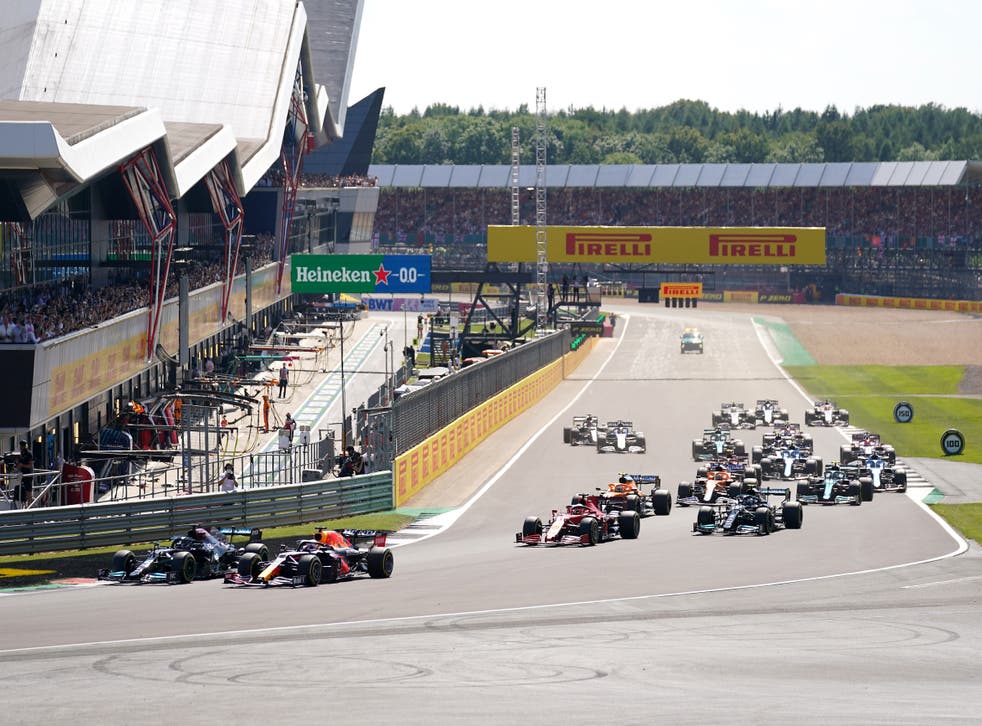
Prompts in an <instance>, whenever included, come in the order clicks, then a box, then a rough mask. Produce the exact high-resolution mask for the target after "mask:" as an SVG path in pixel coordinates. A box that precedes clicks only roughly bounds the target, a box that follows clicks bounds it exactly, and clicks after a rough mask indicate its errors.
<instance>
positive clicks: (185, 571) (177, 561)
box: [170, 552, 198, 585]
mask: <svg viewBox="0 0 982 726" xmlns="http://www.w3.org/2000/svg"><path fill="white" fill-rule="evenodd" d="M170 567H171V571H172V572H174V573H176V576H177V581H178V582H179V583H181V584H182V585H186V584H188V583H189V582H191V580H193V579H194V575H195V573H196V572H197V571H198V563H197V562H196V561H195V559H194V555H192V554H191V553H190V552H175V553H174V556H173V558H172V559H171V563H170Z"/></svg>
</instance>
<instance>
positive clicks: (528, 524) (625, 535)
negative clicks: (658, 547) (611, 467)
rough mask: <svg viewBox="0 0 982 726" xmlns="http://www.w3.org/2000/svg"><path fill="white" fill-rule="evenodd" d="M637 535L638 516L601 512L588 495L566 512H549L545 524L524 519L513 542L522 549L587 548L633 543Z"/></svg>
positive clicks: (597, 502) (598, 505)
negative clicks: (621, 541) (625, 541)
mask: <svg viewBox="0 0 982 726" xmlns="http://www.w3.org/2000/svg"><path fill="white" fill-rule="evenodd" d="M640 533H641V515H640V514H638V513H637V512H636V511H633V510H629V509H624V510H621V511H617V512H610V513H608V512H605V511H604V510H603V508H602V507H601V505H600V501H599V497H597V496H596V495H592V494H591V495H589V496H586V497H583V500H582V501H580V502H578V503H576V504H570V505H569V506H567V507H566V509H553V510H552V516H551V517H550V518H549V521H548V522H546V523H545V524H543V523H542V520H541V519H540V518H539V517H526V518H525V522H524V524H523V525H522V531H521V532H519V533H516V534H515V542H517V543H519V544H526V545H540V544H547V545H570V544H577V545H588V546H592V545H595V544H597V543H598V542H607V541H609V540H612V539H617V538H618V537H619V538H621V539H637V538H638V535H639V534H640Z"/></svg>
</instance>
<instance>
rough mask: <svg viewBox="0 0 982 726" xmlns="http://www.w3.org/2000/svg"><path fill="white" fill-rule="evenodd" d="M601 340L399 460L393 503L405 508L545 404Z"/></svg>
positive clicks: (537, 374) (487, 403)
mask: <svg viewBox="0 0 982 726" xmlns="http://www.w3.org/2000/svg"><path fill="white" fill-rule="evenodd" d="M596 342H597V338H589V339H588V340H587V342H585V343H584V344H583V345H581V346H580V347H579V348H577V349H576V350H575V351H570V352H568V353H566V354H565V355H563V357H562V358H561V359H560V360H556V361H553V362H552V363H550V364H549V365H547V366H545V367H544V368H542V369H540V370H538V371H536V372H535V373H533V374H532V375H530V376H528V377H527V378H524V379H522V380H521V381H519V382H518V383H516V384H515V385H513V386H511V387H510V388H506V389H505V390H504V391H502V392H501V393H499V394H497V395H496V396H493V397H492V398H490V399H488V400H487V401H485V402H484V403H482V404H480V405H479V406H477V407H476V408H473V409H471V410H470V411H468V412H467V413H466V414H464V415H463V416H461V417H460V418H459V419H457V420H456V421H454V422H453V423H451V424H449V425H448V426H445V427H443V428H442V429H440V430H439V431H437V432H436V433H435V434H433V435H432V436H430V437H429V438H427V439H425V440H424V441H423V442H422V443H420V444H419V445H417V446H414V447H413V448H411V449H410V450H409V451H407V452H405V453H404V454H401V455H400V456H398V457H396V460H395V464H394V467H393V469H394V471H393V480H392V486H393V500H394V502H395V506H396V507H400V506H402V505H404V504H405V503H406V502H407V501H408V500H409V499H410V498H412V497H413V496H415V495H416V494H419V493H420V492H421V491H423V489H425V488H426V486H427V485H428V484H430V483H431V482H432V481H434V480H435V479H437V477H439V476H441V475H442V474H444V473H446V472H447V471H448V470H449V469H450V467H452V466H453V465H454V464H456V463H457V462H459V461H461V460H462V459H463V458H464V457H465V456H466V455H467V454H468V452H470V451H471V450H472V449H473V448H474V447H475V446H477V445H478V444H480V443H481V442H482V441H484V440H485V439H486V438H488V437H489V436H490V435H491V434H493V433H494V432H495V431H497V430H498V429H500V428H501V427H502V426H504V425H505V424H506V423H508V422H509V421H511V420H512V419H514V418H516V417H517V416H518V415H519V414H521V413H523V412H524V411H526V410H528V409H529V408H531V407H532V406H533V405H535V404H536V403H538V402H539V401H541V400H542V399H543V398H544V397H545V396H546V394H547V393H549V392H550V391H552V389H554V388H555V387H556V386H558V385H559V384H560V383H561V382H562V381H563V379H564V378H566V377H568V376H569V375H570V374H571V373H572V372H573V371H575V370H576V368H577V367H578V366H579V365H580V363H582V362H583V361H584V360H585V359H586V357H587V356H588V355H589V354H590V352H591V351H592V350H593V348H594V346H595V345H596Z"/></svg>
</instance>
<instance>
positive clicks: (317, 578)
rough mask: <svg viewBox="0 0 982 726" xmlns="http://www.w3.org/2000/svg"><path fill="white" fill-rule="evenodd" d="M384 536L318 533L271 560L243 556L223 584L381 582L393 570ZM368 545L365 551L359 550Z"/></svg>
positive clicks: (369, 532) (378, 533) (373, 532)
mask: <svg viewBox="0 0 982 726" xmlns="http://www.w3.org/2000/svg"><path fill="white" fill-rule="evenodd" d="M387 534H388V533H387V532H381V531H378V530H352V529H345V530H324V529H318V530H317V532H316V533H315V534H314V538H313V539H306V540H300V542H298V543H297V546H296V548H290V547H287V546H284V547H282V548H281V549H280V552H279V553H278V554H277V555H276V557H274V558H273V559H268V558H262V557H259V556H257V555H256V554H254V553H246V554H244V555H243V556H242V557H240V558H239V561H238V565H237V567H236V569H235V571H232V572H229V573H228V574H227V575H226V576H225V582H226V584H230V585H260V586H264V587H268V586H271V585H289V586H291V587H298V586H304V587H317V585H319V584H321V583H329V582H338V581H339V580H350V579H352V578H355V577H361V576H364V575H367V576H368V577H371V578H373V579H384V578H387V577H390V576H391V575H392V569H393V566H394V558H393V556H392V550H390V549H389V548H387V547H386V546H385V539H386V535H387ZM368 542H370V543H371V544H370V545H368V547H362V546H360V545H362V544H365V543H368Z"/></svg>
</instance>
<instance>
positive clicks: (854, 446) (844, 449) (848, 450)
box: [839, 431, 897, 464]
mask: <svg viewBox="0 0 982 726" xmlns="http://www.w3.org/2000/svg"><path fill="white" fill-rule="evenodd" d="M874 454H875V455H876V456H877V458H879V459H882V460H884V461H886V462H887V464H894V463H896V461H897V452H896V451H894V449H893V447H892V446H890V444H884V443H883V442H882V441H880V435H879V434H872V433H870V432H869V431H859V432H857V433H854V434H853V435H852V440H851V441H850V442H849V443H848V444H843V445H842V446H840V447H839V463H841V464H848V463H849V462H851V461H856V460H857V459H859V460H863V461H864V460H866V459H869V458H870V457H872V456H873V455H874Z"/></svg>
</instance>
